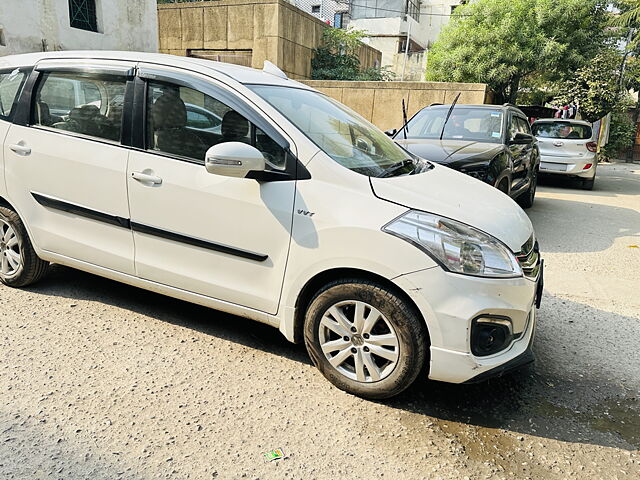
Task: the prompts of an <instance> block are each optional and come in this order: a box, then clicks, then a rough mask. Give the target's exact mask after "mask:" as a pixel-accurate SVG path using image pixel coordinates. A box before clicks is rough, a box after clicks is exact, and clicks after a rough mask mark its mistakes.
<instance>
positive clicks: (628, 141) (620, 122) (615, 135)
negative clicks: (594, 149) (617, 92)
mask: <svg viewBox="0 0 640 480" xmlns="http://www.w3.org/2000/svg"><path fill="white" fill-rule="evenodd" d="M635 136H636V126H635V124H634V123H633V120H631V118H630V117H629V115H628V114H627V113H626V112H614V113H613V114H611V126H610V127H609V143H607V145H606V146H605V147H603V148H602V150H601V151H600V155H601V157H602V158H604V159H607V160H614V159H616V158H619V157H620V156H621V155H624V154H625V153H626V152H625V150H627V149H629V148H630V147H632V146H633V143H634V139H635Z"/></svg>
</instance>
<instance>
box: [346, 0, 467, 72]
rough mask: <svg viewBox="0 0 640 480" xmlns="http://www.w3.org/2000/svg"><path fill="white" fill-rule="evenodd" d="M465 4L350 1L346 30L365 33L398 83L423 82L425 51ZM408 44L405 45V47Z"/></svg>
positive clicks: (410, 0) (459, 0) (432, 0)
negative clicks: (351, 28)
mask: <svg viewBox="0 0 640 480" xmlns="http://www.w3.org/2000/svg"><path fill="white" fill-rule="evenodd" d="M461 3H466V2H465V0H350V10H349V14H350V23H349V26H352V27H354V28H357V29H360V30H366V31H367V33H368V35H369V41H368V43H369V45H371V46H372V47H373V48H376V49H378V50H380V51H381V52H382V66H387V67H389V68H390V69H391V71H393V72H394V73H395V74H396V76H397V78H398V79H399V80H400V79H402V80H413V81H421V80H424V74H425V69H426V62H427V58H428V50H429V48H430V46H431V45H432V44H433V42H434V41H435V39H436V38H437V37H438V35H439V34H440V31H441V30H442V27H444V25H446V24H447V23H448V22H449V20H450V19H451V14H452V12H453V11H454V10H455V8H456V7H457V6H459V5H460V4H461ZM407 43H408V45H407Z"/></svg>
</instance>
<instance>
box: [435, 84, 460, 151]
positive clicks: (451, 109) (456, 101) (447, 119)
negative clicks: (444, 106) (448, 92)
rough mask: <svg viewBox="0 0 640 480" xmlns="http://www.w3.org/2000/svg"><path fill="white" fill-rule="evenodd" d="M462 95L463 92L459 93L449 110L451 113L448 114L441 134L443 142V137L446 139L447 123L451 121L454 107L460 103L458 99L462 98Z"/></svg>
mask: <svg viewBox="0 0 640 480" xmlns="http://www.w3.org/2000/svg"><path fill="white" fill-rule="evenodd" d="M461 93H462V92H459V93H458V95H456V98H455V99H454V100H453V103H452V104H451V108H449V111H448V112H447V118H445V119H444V123H443V124H442V132H441V133H440V140H442V137H444V129H445V128H446V126H447V122H448V121H449V118H450V117H451V114H452V113H453V107H455V106H456V103H458V99H459V98H460V94H461Z"/></svg>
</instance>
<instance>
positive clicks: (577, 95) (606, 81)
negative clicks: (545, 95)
mask: <svg viewBox="0 0 640 480" xmlns="http://www.w3.org/2000/svg"><path fill="white" fill-rule="evenodd" d="M621 59H622V56H621V55H620V53H619V52H618V51H615V50H605V51H603V52H601V53H599V54H598V55H597V56H596V57H595V58H594V59H593V60H591V61H590V62H589V63H588V64H586V65H585V66H583V67H582V68H580V69H578V71H577V72H576V73H575V75H574V76H573V77H572V78H571V79H570V80H568V81H567V82H566V84H565V88H564V93H563V94H562V95H561V96H559V97H557V98H556V100H555V102H554V103H557V104H560V105H566V104H569V103H572V102H574V103H576V104H578V105H579V106H580V114H581V115H582V118H584V119H585V120H587V121H589V122H595V121H596V120H598V119H599V118H602V117H604V116H605V115H607V114H608V113H610V112H613V111H614V110H626V107H628V106H629V102H628V94H627V93H626V92H624V91H623V90H621V89H620V83H619V79H620V65H621Z"/></svg>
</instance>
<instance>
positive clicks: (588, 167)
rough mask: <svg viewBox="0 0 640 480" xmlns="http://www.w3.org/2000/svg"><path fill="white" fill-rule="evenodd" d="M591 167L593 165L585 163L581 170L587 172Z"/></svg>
mask: <svg viewBox="0 0 640 480" xmlns="http://www.w3.org/2000/svg"><path fill="white" fill-rule="evenodd" d="M592 166H593V163H587V164H586V165H585V166H584V167H582V169H583V170H589V169H590V168H591V167H592Z"/></svg>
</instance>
